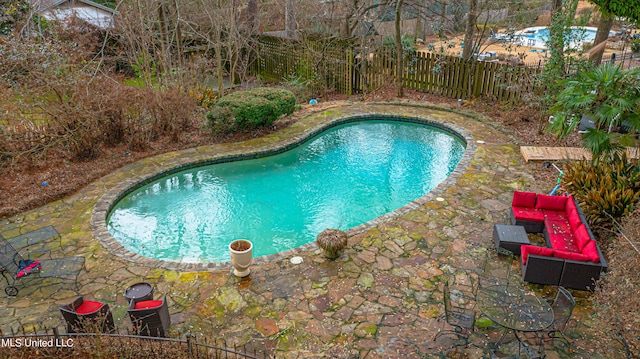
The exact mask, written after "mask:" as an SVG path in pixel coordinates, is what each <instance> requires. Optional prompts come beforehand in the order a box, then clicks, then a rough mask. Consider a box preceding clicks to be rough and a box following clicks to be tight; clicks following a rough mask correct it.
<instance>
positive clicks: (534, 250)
mask: <svg viewBox="0 0 640 359" xmlns="http://www.w3.org/2000/svg"><path fill="white" fill-rule="evenodd" d="M520 252H521V255H522V264H527V259H528V258H529V254H536V255H540V256H545V257H552V256H553V252H554V251H553V249H551V248H548V247H538V246H531V245H524V246H521V247H520Z"/></svg>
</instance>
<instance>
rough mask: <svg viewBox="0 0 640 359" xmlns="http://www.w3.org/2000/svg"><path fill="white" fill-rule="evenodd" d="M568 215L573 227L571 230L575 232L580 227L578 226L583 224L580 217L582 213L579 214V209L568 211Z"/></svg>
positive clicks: (570, 224)
mask: <svg viewBox="0 0 640 359" xmlns="http://www.w3.org/2000/svg"><path fill="white" fill-rule="evenodd" d="M567 217H568V218H567V220H568V221H569V226H570V227H571V230H572V231H574V232H575V231H576V229H578V227H580V226H581V225H582V219H580V215H578V211H577V210H571V211H570V212H569V213H568V216H567Z"/></svg>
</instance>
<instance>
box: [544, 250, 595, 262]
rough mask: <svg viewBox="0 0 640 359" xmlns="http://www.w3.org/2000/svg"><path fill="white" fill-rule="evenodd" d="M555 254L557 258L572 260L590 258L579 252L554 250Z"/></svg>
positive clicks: (582, 260)
mask: <svg viewBox="0 0 640 359" xmlns="http://www.w3.org/2000/svg"><path fill="white" fill-rule="evenodd" d="M553 256H554V257H556V258H562V259H569V260H572V261H580V262H587V261H588V260H589V257H587V256H585V255H584V254H582V253H577V252H565V251H555V252H553Z"/></svg>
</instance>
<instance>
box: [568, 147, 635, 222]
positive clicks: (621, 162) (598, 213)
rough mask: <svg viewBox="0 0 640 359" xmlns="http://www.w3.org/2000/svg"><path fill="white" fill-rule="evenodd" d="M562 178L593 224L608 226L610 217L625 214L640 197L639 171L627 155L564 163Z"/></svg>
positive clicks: (617, 217)
mask: <svg viewBox="0 0 640 359" xmlns="http://www.w3.org/2000/svg"><path fill="white" fill-rule="evenodd" d="M562 182H563V186H564V188H565V189H566V190H567V191H568V192H569V193H571V194H573V195H574V196H575V197H576V199H577V200H578V202H579V203H580V206H581V208H582V209H583V210H584V212H585V216H586V217H587V221H588V222H589V224H591V225H592V226H595V227H601V228H611V226H612V223H611V222H612V221H611V217H613V218H614V219H616V220H619V219H620V218H622V217H625V216H627V215H628V214H629V213H631V212H632V210H633V205H634V204H635V203H636V202H637V201H638V199H640V171H639V169H638V166H637V163H633V162H628V161H627V158H626V156H621V157H616V158H613V159H612V160H611V161H600V162H598V163H597V165H595V164H594V163H591V162H588V161H576V162H574V163H573V164H569V165H568V166H567V168H566V170H565V171H564V176H563V178H562ZM609 216H611V217H609Z"/></svg>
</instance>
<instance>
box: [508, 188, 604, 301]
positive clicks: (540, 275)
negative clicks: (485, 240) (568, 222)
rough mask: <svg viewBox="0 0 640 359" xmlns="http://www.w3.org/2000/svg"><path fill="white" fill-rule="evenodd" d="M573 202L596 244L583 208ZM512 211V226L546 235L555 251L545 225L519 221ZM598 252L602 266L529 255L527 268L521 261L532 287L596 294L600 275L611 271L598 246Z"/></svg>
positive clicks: (525, 278)
mask: <svg viewBox="0 0 640 359" xmlns="http://www.w3.org/2000/svg"><path fill="white" fill-rule="evenodd" d="M569 200H572V201H574V203H575V205H576V209H577V210H578V215H579V216H580V220H581V221H582V223H584V224H585V227H586V229H587V232H588V233H589V237H590V238H591V239H592V240H595V237H594V236H593V233H592V232H591V228H589V225H588V223H587V221H586V219H585V216H584V213H583V212H582V210H581V209H580V206H579V205H578V203H577V202H575V199H574V198H573V197H569ZM510 211H511V214H510V215H511V223H512V224H513V225H519V226H523V227H524V228H525V231H526V232H527V233H543V235H544V238H545V241H546V245H547V247H549V248H551V242H550V239H549V234H548V233H547V229H546V228H545V224H544V222H535V221H527V220H521V219H516V218H515V214H514V212H513V208H512V209H511V210H510ZM596 249H597V251H598V255H599V257H600V262H598V263H593V262H585V261H576V260H570V259H562V258H556V257H551V256H543V255H537V254H529V256H528V258H527V261H526V264H523V261H522V260H521V261H520V266H521V269H522V279H523V280H524V281H525V282H529V283H537V284H545V285H554V286H562V287H565V288H572V289H579V290H593V289H594V287H595V282H596V281H597V280H598V279H600V274H601V273H602V272H605V271H607V268H608V267H607V262H606V260H605V258H604V256H603V255H602V251H601V250H600V247H599V246H598V245H597V242H596Z"/></svg>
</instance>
